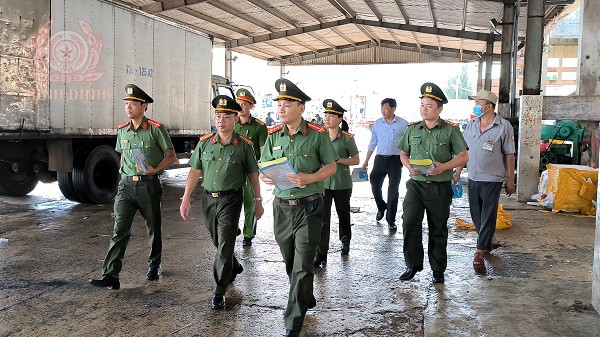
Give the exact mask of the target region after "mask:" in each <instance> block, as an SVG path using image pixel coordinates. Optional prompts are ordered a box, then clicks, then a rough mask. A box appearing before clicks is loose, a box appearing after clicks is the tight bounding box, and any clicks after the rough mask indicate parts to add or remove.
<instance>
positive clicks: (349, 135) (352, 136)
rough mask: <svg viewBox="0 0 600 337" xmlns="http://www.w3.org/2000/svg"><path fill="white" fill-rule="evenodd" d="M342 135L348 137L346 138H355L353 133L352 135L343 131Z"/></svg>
mask: <svg viewBox="0 0 600 337" xmlns="http://www.w3.org/2000/svg"><path fill="white" fill-rule="evenodd" d="M342 134H343V135H346V136H348V137H350V138H354V134H353V133H350V132H348V131H342Z"/></svg>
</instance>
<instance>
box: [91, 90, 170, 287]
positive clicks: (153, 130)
mask: <svg viewBox="0 0 600 337" xmlns="http://www.w3.org/2000/svg"><path fill="white" fill-rule="evenodd" d="M125 92H126V96H125V97H124V98H123V100H125V111H126V112H127V117H128V118H129V119H130V121H129V122H126V123H123V124H121V125H119V126H118V134H117V145H116V147H115V150H116V151H117V152H119V153H121V169H120V172H121V174H122V179H121V181H120V182H119V191H118V193H117V196H116V197H115V205H114V212H115V226H114V232H113V237H112V239H111V240H110V246H109V248H108V253H107V254H106V258H105V259H104V268H103V271H102V279H90V283H91V284H92V285H93V286H97V287H109V288H112V289H119V288H120V283H119V272H120V271H121V267H122V265H123V256H124V255H125V249H126V248H127V243H128V242H129V237H130V236H131V225H132V223H133V217H134V216H135V213H136V212H137V211H138V210H139V211H140V213H141V214H142V217H143V218H144V220H145V221H146V229H147V232H148V241H149V243H150V246H151V251H150V256H149V258H148V273H147V274H146V278H147V279H148V280H157V279H158V278H159V273H160V261H161V251H162V238H161V210H160V203H161V201H162V194H163V188H162V184H161V182H160V179H159V176H160V175H161V174H162V173H163V171H164V170H165V169H166V168H167V167H169V166H170V165H171V164H173V163H174V162H175V161H176V160H177V157H176V156H175V151H174V150H173V143H171V139H170V138H169V133H168V132H167V129H166V128H165V126H164V125H162V124H161V123H159V122H157V121H154V120H152V119H148V118H146V116H144V113H145V111H146V109H148V104H150V103H152V102H154V100H153V99H152V97H150V96H148V94H146V93H145V92H144V91H143V90H142V89H140V88H138V87H137V86H135V85H133V84H128V85H127V86H125ZM138 151H140V152H138ZM135 156H137V159H138V160H136V157H135Z"/></svg>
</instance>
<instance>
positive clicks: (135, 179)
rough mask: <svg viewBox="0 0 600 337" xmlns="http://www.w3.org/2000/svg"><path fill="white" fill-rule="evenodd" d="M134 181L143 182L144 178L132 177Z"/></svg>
mask: <svg viewBox="0 0 600 337" xmlns="http://www.w3.org/2000/svg"><path fill="white" fill-rule="evenodd" d="M132 179H133V181H140V180H142V177H140V176H132Z"/></svg>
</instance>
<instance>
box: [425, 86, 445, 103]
mask: <svg viewBox="0 0 600 337" xmlns="http://www.w3.org/2000/svg"><path fill="white" fill-rule="evenodd" d="M423 97H429V98H433V99H435V100H436V101H440V102H442V104H446V103H448V99H447V98H446V95H444V91H442V89H440V87H438V86H437V85H436V84H435V83H431V82H425V83H423V85H422V86H421V97H420V98H423Z"/></svg>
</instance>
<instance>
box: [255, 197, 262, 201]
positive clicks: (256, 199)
mask: <svg viewBox="0 0 600 337" xmlns="http://www.w3.org/2000/svg"><path fill="white" fill-rule="evenodd" d="M254 201H262V197H254Z"/></svg>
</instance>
